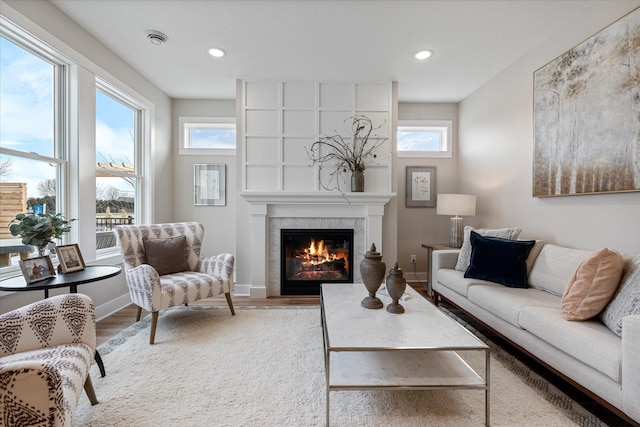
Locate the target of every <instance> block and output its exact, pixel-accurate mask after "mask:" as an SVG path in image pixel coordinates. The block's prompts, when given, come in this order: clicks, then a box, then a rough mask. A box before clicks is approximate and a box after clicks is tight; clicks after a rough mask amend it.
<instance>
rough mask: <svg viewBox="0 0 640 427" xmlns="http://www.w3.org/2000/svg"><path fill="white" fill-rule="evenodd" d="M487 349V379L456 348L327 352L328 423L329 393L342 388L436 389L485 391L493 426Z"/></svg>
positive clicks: (486, 413)
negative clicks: (490, 409)
mask: <svg viewBox="0 0 640 427" xmlns="http://www.w3.org/2000/svg"><path fill="white" fill-rule="evenodd" d="M480 351H485V372H484V374H485V375H484V378H483V377H482V376H480V375H478V374H477V373H476V371H475V370H474V369H473V368H471V366H469V365H468V364H467V362H466V361H464V360H463V359H462V357H460V355H459V354H458V353H456V352H455V351H452V350H443V349H434V350H410V349H397V350H376V351H347V350H342V351H338V350H330V351H327V352H326V354H325V358H326V360H325V362H326V376H327V378H326V383H327V397H326V399H327V400H326V402H327V407H326V416H327V426H328V425H329V409H330V400H329V394H330V392H331V391H340V390H382V389H392V390H429V389H431V390H433V389H449V390H450V389H467V390H468V389H472V390H484V391H485V425H489V407H490V404H489V383H488V378H490V371H489V365H490V362H489V361H490V357H489V350H488V349H486V350H485V349H483V350H480Z"/></svg>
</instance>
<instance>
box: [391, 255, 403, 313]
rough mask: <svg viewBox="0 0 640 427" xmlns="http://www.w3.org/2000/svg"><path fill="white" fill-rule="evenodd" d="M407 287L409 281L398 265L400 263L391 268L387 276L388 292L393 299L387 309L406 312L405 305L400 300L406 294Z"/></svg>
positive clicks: (394, 311)
mask: <svg viewBox="0 0 640 427" xmlns="http://www.w3.org/2000/svg"><path fill="white" fill-rule="evenodd" d="M406 288H407V281H406V280H405V278H404V275H403V274H402V269H401V268H399V267H398V263H397V262H396V265H395V266H394V267H393V268H392V269H391V270H389V275H388V276H387V292H388V293H389V296H390V297H391V299H392V300H393V302H392V303H391V304H389V305H388V306H387V311H388V312H389V313H394V314H402V313H404V307H403V306H402V305H401V304H400V303H399V302H398V301H399V300H400V298H402V294H404V290H405V289H406Z"/></svg>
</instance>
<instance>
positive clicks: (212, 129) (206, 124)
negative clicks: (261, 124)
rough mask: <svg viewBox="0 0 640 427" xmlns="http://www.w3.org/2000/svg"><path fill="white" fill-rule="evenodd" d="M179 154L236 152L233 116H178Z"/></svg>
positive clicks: (233, 153)
mask: <svg viewBox="0 0 640 427" xmlns="http://www.w3.org/2000/svg"><path fill="white" fill-rule="evenodd" d="M179 126H180V154H220V155H235V154H236V124H235V118H233V117H180V119H179Z"/></svg>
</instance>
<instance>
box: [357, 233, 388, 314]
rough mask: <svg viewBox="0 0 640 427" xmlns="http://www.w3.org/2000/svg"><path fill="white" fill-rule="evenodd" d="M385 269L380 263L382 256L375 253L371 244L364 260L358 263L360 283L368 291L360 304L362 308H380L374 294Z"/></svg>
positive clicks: (381, 262) (373, 245)
mask: <svg viewBox="0 0 640 427" xmlns="http://www.w3.org/2000/svg"><path fill="white" fill-rule="evenodd" d="M386 269H387V266H386V265H385V264H384V262H383V261H382V255H380V253H379V252H376V245H375V244H374V243H372V244H371V249H369V250H368V251H367V253H366V254H364V259H363V260H362V262H361V263H360V275H361V276H362V282H363V283H364V286H365V287H366V288H367V291H369V295H368V296H366V297H365V298H364V299H363V300H362V302H361V303H360V305H362V306H363V307H364V308H373V309H375V308H382V301H380V298H378V297H376V292H377V290H378V288H380V285H381V284H382V281H383V280H384V273H385V271H386Z"/></svg>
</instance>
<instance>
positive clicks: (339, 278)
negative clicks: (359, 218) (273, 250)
mask: <svg viewBox="0 0 640 427" xmlns="http://www.w3.org/2000/svg"><path fill="white" fill-rule="evenodd" d="M280 242H281V244H280V248H281V256H280V271H281V274H280V280H281V283H280V293H281V295H319V294H320V284H321V283H353V268H352V263H353V261H352V260H353V230H352V229H315V230H309V229H282V230H280Z"/></svg>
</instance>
